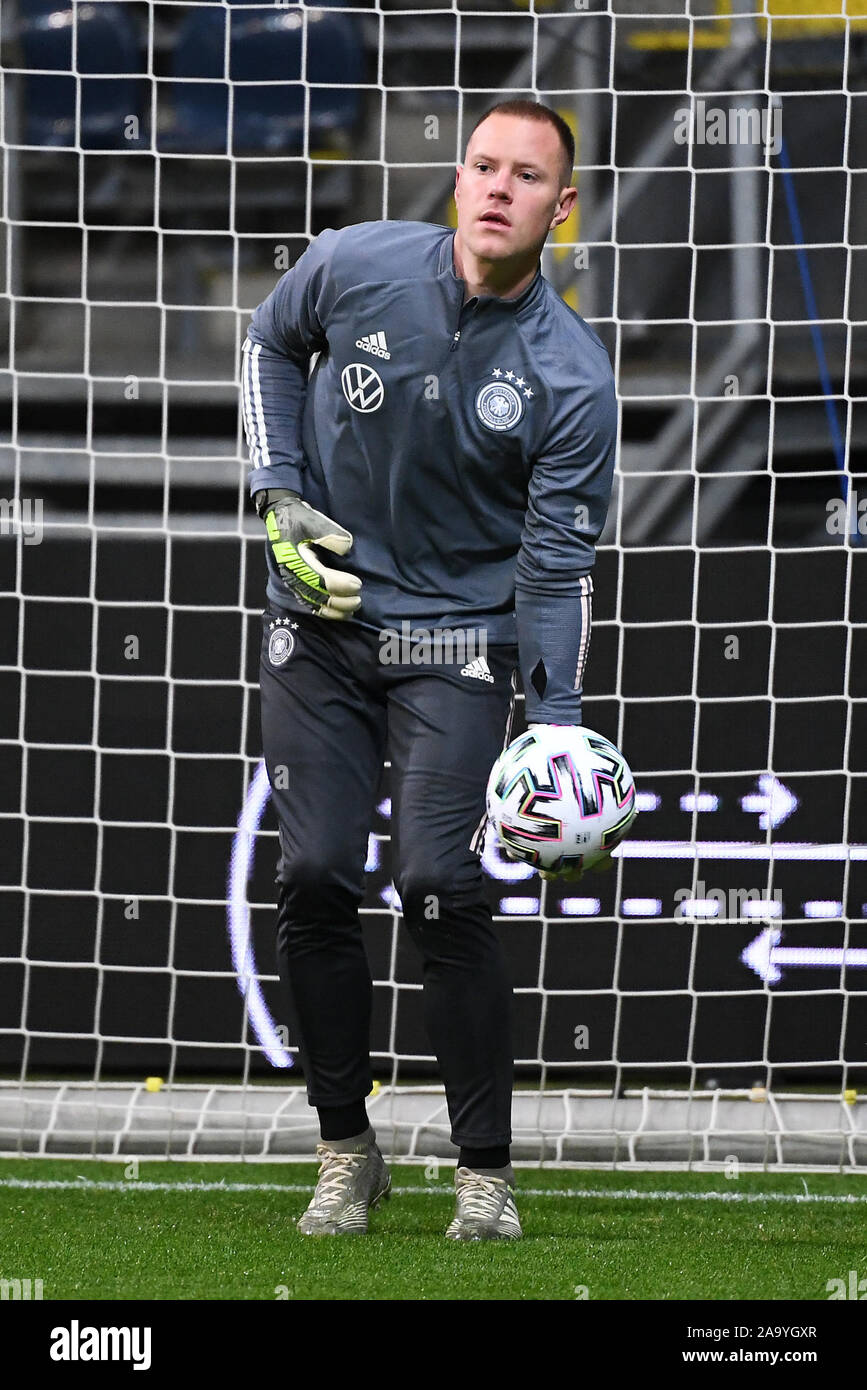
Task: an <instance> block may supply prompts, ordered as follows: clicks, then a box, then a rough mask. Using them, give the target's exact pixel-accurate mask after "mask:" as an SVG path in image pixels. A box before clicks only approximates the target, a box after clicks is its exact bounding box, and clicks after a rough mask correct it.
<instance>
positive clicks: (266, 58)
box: [164, 4, 364, 154]
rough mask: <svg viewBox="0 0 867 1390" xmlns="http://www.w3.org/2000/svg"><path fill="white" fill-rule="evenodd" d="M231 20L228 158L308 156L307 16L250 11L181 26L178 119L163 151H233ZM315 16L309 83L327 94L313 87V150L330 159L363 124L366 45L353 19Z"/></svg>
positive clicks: (201, 14) (215, 13)
mask: <svg viewBox="0 0 867 1390" xmlns="http://www.w3.org/2000/svg"><path fill="white" fill-rule="evenodd" d="M227 16H228V19H229V22H230V24H231V36H230V45H229V77H230V79H231V82H232V84H233V90H234V101H233V118H232V138H231V142H230V144H229V152H230V153H234V154H241V153H248V154H249V153H259V152H264V153H270V154H277V153H287V152H292V151H298V150H301V149H303V146H304V119H305V118H304V82H303V80H302V37H303V23H304V21H303V11H302V9H301V7H300V6H298V5H292V6H278V7H276V8H275V7H274V6H273V5H272V6H269V7H268V8H267V9H263V8H257V7H253V6H250V5H247V4H237V5H236V6H235V7H234V8H233V9H231V10H226V9H223V8H222V7H220V8H214V9H201V10H197V11H196V12H195V13H193V14H192V15H190V17H189V18H188V19H187V20H186V21H185V23H184V24H183V25H182V27H181V31H180V33H179V36H178V41H177V44H176V47H175V52H174V57H173V63H172V71H173V75H174V76H175V78H176V79H177V81H176V83H175V85H174V98H175V100H174V106H175V111H174V117H175V119H174V123H173V127H172V129H171V130H170V131H169V132H168V133H167V135H166V137H165V139H164V147H166V148H171V149H178V150H180V149H182V150H187V151H194V152H206V151H207V152H214V153H217V152H220V151H223V150H226V148H227V136H228V122H229V83H228V82H227V81H226V80H225V24H226V19H227ZM307 16H308V31H307V32H308V42H307V80H308V82H309V83H311V84H322V85H319V86H317V85H312V86H311V92H310V147H311V148H326V149H329V148H333V147H334V146H335V143H336V144H337V145H339V144H340V139H341V136H343V135H345V134H347V133H348V132H350V131H351V130H352V129H353V127H354V126H355V125H356V124H357V122H358V119H359V115H360V110H361V98H360V93H359V91H358V84H359V83H360V82H362V81H363V70H364V63H363V51H362V46H361V37H360V34H359V31H358V28H357V26H356V24H355V22H354V20H353V19H352V16H350V15H346V14H341V13H340V12H339V10H338V9H337V8H336V7H329V8H323V9H315V10H314V9H308V10H307ZM185 78H187V79H188V78H213V79H214V81H212V82H202V81H199V82H189V81H184V79H185ZM266 83H275V84H279V85H273V86H266V85H263V84H266ZM245 84H249V85H245Z"/></svg>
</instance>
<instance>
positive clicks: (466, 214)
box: [455, 112, 578, 262]
mask: <svg viewBox="0 0 867 1390" xmlns="http://www.w3.org/2000/svg"><path fill="white" fill-rule="evenodd" d="M565 163H566V160H565V156H564V152H563V147H562V145H561V143H560V137H559V136H558V134H557V132H556V130H555V129H554V127H553V126H552V125H551V124H550V123H549V122H548V121H537V120H528V119H527V118H525V117H523V116H511V115H503V114H500V113H499V112H498V113H495V114H494V115H492V116H489V117H488V118H487V120H485V121H483V122H482V124H481V125H480V126H479V128H478V129H477V130H475V131H474V132H473V134H472V136H471V138H470V143H469V145H468V146H467V154H466V160H465V162H464V164H463V166H462V167H460V168H459V169H458V171H457V179H456V182H455V202H456V204H457V209H458V239H459V245H460V246H461V247H462V248H465V249H466V250H468V251H469V252H471V254H472V255H474V256H476V257H478V259H479V260H482V261H508V260H514V261H515V262H518V261H520V260H521V259H523V258H526V257H528V256H531V257H536V256H538V254H539V252H540V251H541V249H542V246H543V245H544V242H545V238H546V237H547V235H548V233H549V232H550V231H551V230H552V228H554V227H557V226H559V224H560V223H561V222H564V221H565V220H566V218H567V217H568V216H569V213H570V212H571V211H572V208H573V207H574V205H575V199H576V198H577V196H578V195H577V193H576V191H575V189H574V188H570V187H568V184H569V179H570V177H571V173H572V171H571V169H570V170H567V169H566V168H565Z"/></svg>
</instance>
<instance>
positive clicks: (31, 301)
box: [0, 0, 867, 1167]
mask: <svg viewBox="0 0 867 1390" xmlns="http://www.w3.org/2000/svg"><path fill="white" fill-rule="evenodd" d="M524 95H527V96H533V97H537V98H539V99H541V100H543V101H545V102H547V103H548V104H549V105H551V106H553V107H555V108H556V109H557V110H558V111H560V112H561V113H562V114H563V116H564V117H565V119H566V120H567V121H568V122H569V123H570V125H571V126H572V128H573V130H574V132H575V136H576V146H577V154H576V171H575V180H576V186H577V188H578V194H579V202H578V214H577V217H576V218H573V219H571V220H570V221H569V222H567V223H566V224H565V226H564V227H563V228H560V229H558V232H557V235H556V237H555V238H553V239H552V240H551V243H550V245H549V246H548V248H547V249H546V252H545V258H544V270H545V273H546V274H547V275H548V277H549V278H550V280H551V281H552V283H553V284H554V285H555V287H556V288H557V290H558V291H559V292H560V293H561V294H562V295H563V297H564V298H565V299H566V301H567V302H568V303H569V304H570V305H572V306H573V307H574V308H575V309H576V310H577V311H578V312H579V313H580V314H582V315H583V316H584V317H585V318H586V319H587V320H588V321H589V322H590V323H591V324H592V325H593V327H594V328H595V329H596V331H597V332H598V333H599V335H600V336H601V337H602V339H603V340H604V342H605V344H606V346H607V348H608V350H609V353H610V355H611V360H612V363H613V365H614V367H615V370H616V375H617V384H618V392H619V398H620V403H621V411H620V441H619V466H618V474H617V481H616V487H615V495H614V499H613V503H612V507H611V512H610V516H609V520H608V524H607V527H606V530H605V533H604V535H603V537H602V541H601V544H600V547H599V558H598V564H597V569H596V575H595V612H594V632H593V641H592V650H591V654H590V658H589V662H588V667H587V677H586V696H585V720H586V722H587V724H588V725H590V726H591V727H593V728H596V729H598V730H600V731H601V732H603V733H605V734H606V735H607V736H608V737H610V738H612V739H613V740H614V741H615V742H616V743H618V744H619V746H621V747H622V748H623V750H624V752H625V754H626V756H627V758H628V759H629V762H630V764H631V766H632V768H633V770H634V772H635V776H636V784H637V787H638V807H639V812H640V814H639V816H638V819H637V822H636V825H635V827H634V829H633V832H632V835H631V837H630V838H629V840H628V841H627V842H626V843H625V844H624V845H623V847H622V849H621V851H620V852H619V853H618V855H617V857H616V860H615V868H614V871H613V872H612V873H610V874H608V875H599V876H596V875H588V876H587V877H586V878H585V879H584V880H583V881H582V882H581V883H579V884H572V885H564V884H562V883H559V884H558V883H556V882H548V883H542V882H541V881H540V880H539V879H538V878H537V877H536V876H535V874H534V872H533V871H532V870H531V869H530V868H529V867H528V866H526V865H521V864H517V863H513V862H510V861H508V860H506V859H505V858H503V856H502V855H501V854H500V853H499V852H498V850H497V849H496V848H495V847H494V846H493V845H492V844H490V843H489V844H488V847H487V849H486V851H485V858H484V866H485V870H486V876H487V878H486V882H487V888H488V891H489V893H490V901H491V905H492V908H493V910H494V913H495V917H496V920H497V923H498V928H499V931H500V933H501V936H502V940H503V943H504V946H505V950H506V953H507V958H508V964H509V970H510V974H511V978H512V982H513V985H514V1023H515V1038H516V1092H515V1134H516V1145H515V1155H516V1157H517V1158H518V1159H521V1160H526V1161H531V1162H534V1161H549V1160H550V1161H559V1162H569V1161H574V1162H583V1163H606V1164H640V1163H643V1162H650V1161H654V1162H657V1161H658V1162H663V1161H664V1162H676V1163H687V1164H698V1163H715V1162H719V1163H729V1162H732V1161H734V1162H742V1163H748V1164H753V1163H755V1164H764V1165H769V1166H775V1165H780V1164H800V1165H812V1164H816V1165H831V1166H836V1167H852V1166H857V1165H864V1163H865V1162H867V1118H865V1117H867V1107H865V1103H864V1100H863V1098H862V1096H861V1094H860V1091H861V1089H862V1088H863V1087H864V1084H865V1081H867V1052H865V1047H867V993H865V989H867V968H865V967H867V783H865V773H864V771H863V769H864V768H865V767H867V707H865V701H867V675H865V672H867V635H865V621H867V569H865V559H864V546H865V532H867V478H865V476H864V472H865V444H867V405H865V387H867V312H865V311H867V289H865V285H867V277H865V275H864V274H863V271H864V268H865V264H867V262H865V254H867V253H865V245H864V243H865V227H867V182H865V179H867V173H865V170H867V158H865V155H867V119H865V114H867V112H865V102H867V0H763V2H762V3H761V4H759V3H757V0H695V2H694V3H692V0H608V4H607V5H605V4H603V3H602V0H574V2H573V0H569V3H566V0H552V3H546V0H514V3H506V0H453V3H452V4H451V5H448V4H447V3H446V0H406V2H405V3H403V0H369V3H352V4H346V5H342V4H327V5H319V6H312V5H297V4H288V5H283V4H279V3H278V4H272V5H269V6H254V5H247V4H242V3H233V4H210V3H176V2H175V0H129V2H128V3H108V2H107V0H98V2H97V3H80V2H79V0H14V2H13V0H3V4H2V98H0V114H2V151H3V194H2V196H3V207H2V214H3V216H2V274H3V281H4V284H3V297H2V301H0V316H2V334H0V342H2V343H3V348H2V351H3V360H2V364H0V410H2V435H0V469H2V486H0V494H2V495H0V567H2V589H0V607H2V615H0V768H2V775H0V798H2V804H0V1151H2V1152H4V1153H15V1152H25V1153H52V1154H75V1153H92V1154H95V1155H105V1156H125V1155H133V1156H134V1155H159V1154H163V1155H170V1156H178V1157H184V1156H194V1155H195V1156H203V1155H204V1156H210V1155H213V1156H239V1155H240V1156H244V1157H257V1158H258V1157H270V1156H280V1157H292V1156H298V1157H309V1155H310V1153H311V1151H312V1149H313V1145H314V1142H315V1137H316V1132H315V1128H314V1124H313V1119H314V1115H315V1112H313V1111H312V1110H311V1109H310V1108H309V1107H308V1106H307V1104H306V1096H305V1092H304V1089H303V1081H302V1078H301V1076H300V1069H299V1067H298V1065H297V1058H296V1041H297V1040H296V1039H295V1038H294V1037H293V1036H292V1034H291V1030H290V1029H289V1027H288V1026H287V1023H286V1020H285V1019H284V1018H283V1016H282V1005H281V1002H280V996H279V992H278V984H277V979H276V968H275V959H274V895H275V888H274V870H275V861H276V858H277V844H276V830H275V822H274V819H273V813H272V809H271V806H270V802H269V791H268V785H267V779H266V778H265V775H264V772H263V767H262V763H261V744H260V732H259V713H258V692H257V659H258V648H259V641H258V628H259V615H260V612H261V608H262V603H263V598H264V578H265V568H264V550H263V541H262V534H261V527H260V523H259V522H258V520H257V519H256V518H255V516H254V515H251V507H250V504H249V501H248V498H247V495H246V485H245V474H246V467H247V462H246V450H245V447H244V444H243V436H242V431H241V427H240V412H239V391H238V380H239V363H240V350H241V344H242V342H243V339H244V334H245V330H246V326H247V323H248V320H249V316H250V313H251V311H252V310H253V309H254V307H255V306H256V305H257V304H258V303H259V302H260V301H261V300H262V299H263V298H264V297H265V295H266V294H267V293H268V292H269V291H270V289H271V288H272V287H273V285H274V283H275V282H276V280H277V278H278V277H279V275H280V274H281V273H282V272H283V271H284V270H286V269H287V268H289V267H290V266H291V265H293V264H294V262H295V260H296V259H297V257H298V256H299V255H300V254H301V252H302V251H303V250H304V248H305V247H306V246H307V245H308V244H309V242H310V240H311V238H312V237H314V236H315V235H316V234H317V233H318V232H319V231H320V230H322V228H324V227H326V226H342V225H345V224H346V223H350V222H358V221H363V220H367V219H379V218H384V217H389V218H398V219H421V220H427V221H432V222H436V223H440V224H443V225H449V224H450V223H452V222H453V216H454V209H453V204H452V201H451V190H452V187H453V171H454V165H455V162H456V161H459V160H460V158H461V156H462V153H463V145H464V141H465V138H466V135H467V133H468V131H469V129H470V128H471V126H472V124H473V122H474V121H475V119H476V118H477V117H478V115H479V114H480V113H481V112H482V111H483V110H485V109H486V107H487V106H489V105H491V104H493V103H494V102H495V101H497V100H500V99H503V98H505V97H507V96H524ZM519 714H520V705H519ZM519 727H520V725H519ZM389 813H390V801H389V784H388V767H387V765H386V767H385V768H384V770H383V782H382V787H381V791H380V799H379V803H378V807H377V812H376V817H375V820H374V823H373V824H372V826H371V835H370V841H369V854H368V863H367V891H366V897H365V901H364V907H363V925H364V932H365V940H366V945H367V949H368V954H369V958H370V962H371V968H372V973H373V976H374V981H375V1007H374V1018H373V1031H372V1039H371V1046H372V1054H373V1060H374V1068H375V1074H376V1076H377V1077H378V1081H377V1087H376V1094H375V1095H374V1096H372V1097H371V1100H370V1106H371V1116H372V1118H373V1122H374V1123H375V1125H376V1127H377V1131H378V1134H379V1137H380V1142H381V1143H382V1144H383V1146H384V1147H386V1148H390V1149H391V1151H392V1152H393V1153H395V1154H402V1155H406V1156H408V1157H427V1156H428V1155H431V1154H447V1153H450V1152H451V1149H450V1146H449V1143H448V1132H449V1130H448V1123H447V1116H446V1113H445V1103H444V1097H443V1094H442V1090H441V1088H440V1087H439V1083H438V1076H437V1070H436V1064H435V1059H434V1058H433V1057H432V1055H431V1051H430V1045H429V1042H428V1040H427V1038H426V1035H425V1032H424V1027H423V1021H422V1010H421V977H420V972H419V965H418V961H417V959H416V958H415V956H414V954H413V951H412V948H411V946H410V944H409V942H408V939H407V936H406V933H405V932H404V930H403V926H402V923H401V917H400V903H399V900H398V899H397V898H396V895H395V891H394V887H393V883H392V866H391V860H390V835H389V825H390V821H389ZM489 839H490V837H489Z"/></svg>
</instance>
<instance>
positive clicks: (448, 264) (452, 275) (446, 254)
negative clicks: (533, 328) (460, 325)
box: [439, 231, 545, 318]
mask: <svg viewBox="0 0 867 1390" xmlns="http://www.w3.org/2000/svg"><path fill="white" fill-rule="evenodd" d="M454 245H455V233H454V232H452V231H450V232H448V233H447V234H446V235H445V236H444V237H443V240H442V245H441V246H440V254H439V274H440V276H442V277H443V278H445V279H446V280H447V281H450V282H451V285H452V286H453V292H454V293H455V295H456V296H459V297H460V302H461V304H463V300H464V291H465V288H466V283H465V281H463V280H462V279H461V278H460V276H458V275H457V274H456V272H455V255H454ZM544 293H545V277H544V276H543V274H542V267H541V264H540V265H539V266H537V267H536V274H535V275H534V276H533V279H532V280H531V281H530V283H529V285H528V286H527V288H526V289H525V290H522V291H521V293H520V294H519V295H518V296H517V297H516V298H515V299H500V298H499V297H498V296H497V295H494V294H490V295H488V294H486V295H474V296H473V298H472V300H468V301H467V302H468V303H475V304H476V305H479V304H496V305H497V306H498V308H500V309H501V310H503V311H505V312H506V313H513V314H514V315H515V317H516V318H522V317H524V315H525V314H526V313H527V312H528V311H531V310H532V309H533V308H534V307H535V306H536V304H537V302H538V300H539V299H541V297H542V295H543V294H544Z"/></svg>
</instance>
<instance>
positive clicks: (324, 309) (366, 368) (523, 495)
mask: <svg viewBox="0 0 867 1390" xmlns="http://www.w3.org/2000/svg"><path fill="white" fill-rule="evenodd" d="M453 241H454V232H452V231H450V230H449V229H448V228H445V227H436V226H431V225H429V224H427V223H421V222H364V223H360V224H358V225H356V226H351V227H344V228H343V229H342V230H340V231H332V230H327V231H324V232H322V233H321V234H320V235H319V236H318V237H317V238H316V240H315V241H314V242H313V243H312V245H311V246H310V247H309V249H308V250H307V251H305V253H304V255H303V256H301V258H300V259H299V261H298V262H297V264H296V265H295V266H294V267H293V269H292V270H290V271H288V272H287V273H286V274H285V275H284V276H283V278H282V279H281V280H280V281H279V283H278V284H277V285H276V286H275V288H274V290H273V291H272V293H271V294H270V295H269V296H268V298H267V299H266V300H265V301H264V303H262V304H260V305H259V308H258V309H257V310H256V312H255V313H254V315H253V319H252V322H251V325H250V329H249V334H248V340H247V342H246V343H245V344H244V371H243V403H244V423H245V428H246V433H247V441H248V444H249V446H250V459H251V463H252V468H251V471H250V475H249V479H250V489H251V492H253V493H255V492H257V491H259V489H260V488H290V489H292V490H294V491H295V492H298V493H300V495H301V496H302V497H303V498H304V499H305V501H307V502H309V503H310V505H311V506H312V507H315V508H317V509H318V510H319V511H322V512H324V513H325V514H326V516H329V517H330V518H331V519H332V520H333V521H336V522H339V523H340V524H341V525H342V526H345V527H346V528H347V529H348V530H349V531H351V532H352V533H353V536H354V544H353V547H352V549H351V550H350V551H349V553H348V555H347V556H346V557H345V558H340V557H336V556H335V557H332V556H331V555H330V554H329V558H328V564H329V565H330V566H331V567H332V568H335V569H345V570H349V571H350V572H351V573H353V574H357V575H358V576H359V578H360V579H361V580H362V583H363V589H362V604H361V607H360V608H359V609H358V610H357V613H356V614H355V615H354V617H353V618H351V619H349V621H351V622H358V623H361V624H362V625H363V626H365V627H367V628H371V629H373V630H375V631H381V630H382V629H383V628H388V629H393V630H395V631H396V632H397V633H401V632H402V631H405V630H406V629H405V628H403V627H402V624H404V623H409V624H410V625H411V626H412V627H413V628H418V627H424V628H426V629H428V630H430V629H435V628H449V629H471V630H472V629H481V630H483V631H484V633H485V634H486V640H487V642H488V643H490V644H498V643H514V642H515V641H517V643H518V651H519V663H520V669H521V675H522V679H523V685H524V691H525V695H526V714H527V719H528V721H529V722H540V723H580V722H581V683H582V676H583V667H584V661H585V658H586V654H587V648H588V645H589V639H590V601H591V599H590V595H591V592H592V583H591V580H590V573H589V572H590V570H591V569H592V566H593V562H594V559H595V548H594V547H595V542H596V540H597V538H598V536H599V533H600V532H601V530H602V527H603V525H604V523H605V516H606V513H607V510H608V504H609V500H610V495H611V484H612V476H613V469H614V446H615V438H616V431H617V404H616V398H615V391H614V377H613V373H612V370H611V364H610V362H609V360H608V355H607V353H606V351H605V348H604V346H603V345H602V343H601V342H600V341H599V339H598V338H597V336H596V334H595V333H594V332H593V331H592V329H590V328H588V326H587V324H586V323H584V321H583V319H581V318H580V317H579V316H578V315H577V314H576V313H574V312H573V310H571V309H570V308H569V307H568V306H567V305H566V304H564V302H563V300H562V299H561V298H560V297H559V295H558V294H557V293H556V292H555V290H553V289H552V287H551V285H550V284H549V283H548V282H547V280H545V279H544V277H543V276H542V274H541V272H539V273H537V274H536V277H535V279H534V280H533V281H532V283H531V284H530V285H529V286H528V288H527V289H526V290H525V291H524V292H523V294H521V295H520V296H519V297H518V298H517V299H498V298H495V297H494V296H473V297H472V298H469V299H467V300H466V302H464V295H465V293H466V286H465V283H464V281H463V280H460V279H459V278H458V277H457V275H456V274H455V269H454V260H453V254H452V247H453ZM315 354H318V357H317V359H316V363H315V366H314V369H313V371H312V373H310V371H309V368H310V360H311V357H313V356H314V355H315ZM308 377H309V379H308ZM267 556H268V568H269V580H268V596H269V598H271V599H272V601H273V602H275V603H277V604H280V605H282V606H283V607H285V608H287V609H290V610H293V609H294V610H297V609H304V607H305V606H304V605H303V604H302V603H301V602H300V601H299V600H296V599H295V598H294V596H293V595H291V594H290V593H289V592H288V590H287V588H286V586H285V585H284V584H283V583H282V581H281V579H280V576H279V572H278V570H277V566H276V562H275V561H274V557H273V555H272V553H271V548H270V545H269V546H268V547H267ZM307 611H309V610H307ZM477 649H478V648H477Z"/></svg>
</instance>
